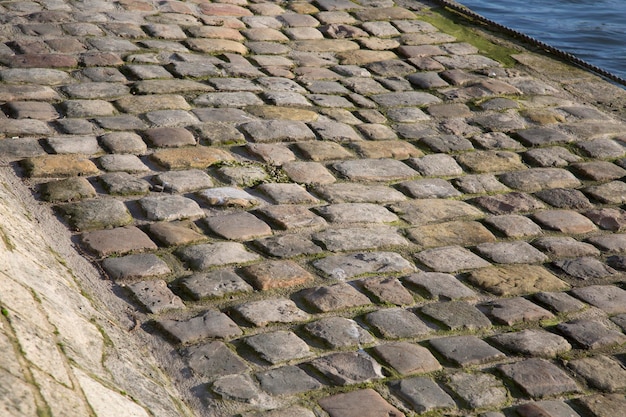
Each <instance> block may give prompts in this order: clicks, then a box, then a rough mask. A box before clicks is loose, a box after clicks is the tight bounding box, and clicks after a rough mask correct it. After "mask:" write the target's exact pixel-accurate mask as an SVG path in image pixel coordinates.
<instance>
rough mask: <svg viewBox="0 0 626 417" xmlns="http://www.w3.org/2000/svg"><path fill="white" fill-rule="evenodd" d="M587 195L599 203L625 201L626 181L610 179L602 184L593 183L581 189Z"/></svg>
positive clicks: (621, 202)
mask: <svg viewBox="0 0 626 417" xmlns="http://www.w3.org/2000/svg"><path fill="white" fill-rule="evenodd" d="M583 191H584V192H585V194H587V195H589V196H590V197H591V198H592V199H595V200H597V201H599V202H601V203H607V204H623V203H624V202H626V183H624V182H623V181H611V182H607V183H606V184H602V185H594V186H591V187H587V188H585V189H583Z"/></svg>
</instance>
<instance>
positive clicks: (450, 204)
mask: <svg viewBox="0 0 626 417" xmlns="http://www.w3.org/2000/svg"><path fill="white" fill-rule="evenodd" d="M390 208H391V210H392V211H393V212H395V213H397V214H398V215H399V216H400V217H401V218H402V219H403V220H405V221H407V222H409V223H410V224H413V225H423V224H428V223H435V222H437V223H439V222H443V221H451V220H463V219H475V218H480V217H483V216H484V214H483V213H482V212H481V211H480V210H478V209H477V208H476V207H473V206H470V205H469V204H467V203H466V202H464V201H459V200H444V199H434V198H427V199H420V200H408V201H405V202H400V203H396V204H392V205H391V206H390Z"/></svg>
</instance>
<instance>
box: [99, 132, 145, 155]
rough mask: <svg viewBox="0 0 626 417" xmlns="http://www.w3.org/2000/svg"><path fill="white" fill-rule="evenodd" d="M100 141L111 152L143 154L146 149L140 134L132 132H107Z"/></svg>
mask: <svg viewBox="0 0 626 417" xmlns="http://www.w3.org/2000/svg"><path fill="white" fill-rule="evenodd" d="M100 141H101V143H102V145H103V146H104V147H105V148H106V149H107V150H109V151H110V152H112V153H120V154H126V153H129V154H135V155H143V154H145V153H146V152H147V150H148V147H147V145H146V143H145V142H144V141H143V140H142V139H141V136H139V135H138V134H136V133H134V132H109V133H106V134H104V135H102V136H101V137H100Z"/></svg>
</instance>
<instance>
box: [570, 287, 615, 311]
mask: <svg viewBox="0 0 626 417" xmlns="http://www.w3.org/2000/svg"><path fill="white" fill-rule="evenodd" d="M572 294H573V295H574V296H576V297H578V298H580V299H582V300H583V301H585V302H587V303H589V304H591V305H593V306H595V307H598V308H599V309H601V310H603V311H604V312H606V313H607V314H624V313H626V291H624V290H623V289H621V288H619V287H616V286H613V285H591V286H588V287H584V288H575V289H573V290H572Z"/></svg>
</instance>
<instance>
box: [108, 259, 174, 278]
mask: <svg viewBox="0 0 626 417" xmlns="http://www.w3.org/2000/svg"><path fill="white" fill-rule="evenodd" d="M102 268H104V270H105V271H106V272H107V274H109V277H111V278H112V279H114V280H130V279H134V278H150V277H157V276H164V275H167V274H169V273H170V272H171V270H170V268H169V266H168V265H167V264H166V263H165V261H163V260H162V259H161V258H159V257H158V256H156V255H154V254H152V253H146V254H134V255H126V256H121V257H117V258H116V257H112V258H107V259H105V260H103V261H102Z"/></svg>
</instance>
